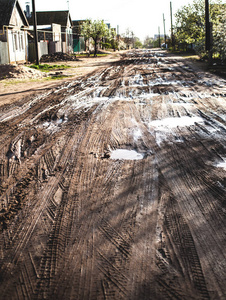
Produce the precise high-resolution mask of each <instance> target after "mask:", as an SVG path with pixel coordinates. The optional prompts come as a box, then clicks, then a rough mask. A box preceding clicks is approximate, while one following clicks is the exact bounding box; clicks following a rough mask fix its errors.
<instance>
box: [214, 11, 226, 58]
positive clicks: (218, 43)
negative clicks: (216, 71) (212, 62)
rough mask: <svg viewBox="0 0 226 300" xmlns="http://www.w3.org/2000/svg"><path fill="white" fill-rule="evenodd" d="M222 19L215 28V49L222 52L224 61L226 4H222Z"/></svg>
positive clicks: (225, 51) (225, 52) (225, 50)
mask: <svg viewBox="0 0 226 300" xmlns="http://www.w3.org/2000/svg"><path fill="white" fill-rule="evenodd" d="M220 10H221V14H220V19H219V20H218V22H216V24H215V26H214V28H213V38H214V50H215V51H216V52H218V53H219V54H220V58H221V59H222V61H225V60H226V34H225V33H226V5H221V6H220Z"/></svg>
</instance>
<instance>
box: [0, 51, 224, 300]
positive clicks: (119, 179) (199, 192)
mask: <svg viewBox="0 0 226 300" xmlns="http://www.w3.org/2000/svg"><path fill="white" fill-rule="evenodd" d="M225 95H226V90H225V81H224V80H223V79H220V78H217V77H214V76H213V75H210V74H208V73H203V72H201V71H200V70H198V69H196V68H195V67H193V66H191V65H189V64H187V63H186V62H185V61H184V60H180V59H176V58H175V57H173V56H168V55H166V54H164V53H163V52H161V51H137V52H128V53H127V54H124V55H123V57H122V59H121V60H120V61H118V62H114V63H112V65H111V66H109V67H108V68H101V69H99V70H98V71H95V72H93V73H92V74H91V75H89V76H86V77H83V78H81V79H78V80H74V81H70V82H67V83H65V84H64V85H62V86H59V87H58V88H55V89H52V90H51V91H48V93H45V94H40V95H39V96H35V97H33V98H31V97H28V98H24V99H21V100H20V101H17V102H15V103H13V104H9V105H5V106H1V107H0V130H1V136H0V192H1V198H0V200H1V201H0V204H1V207H0V222H1V223H0V226H1V236H0V260H1V266H0V280H1V284H0V298H1V299H61V300H62V299H75V300H81V299H84V300H88V299H107V300H108V299H136V300H144V299H183V300H184V299H225V298H226V276H225V270H226V252H225V249H226V238H225V235H226V230H225V228H226V219H225V213H226V210H225V209H226V202H225V190H226V173H225V172H226V154H225V146H226V142H225V134H226V120H225V111H226V101H225Z"/></svg>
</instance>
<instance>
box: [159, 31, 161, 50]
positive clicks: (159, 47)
mask: <svg viewBox="0 0 226 300" xmlns="http://www.w3.org/2000/svg"><path fill="white" fill-rule="evenodd" d="M159 48H161V38H160V27H159Z"/></svg>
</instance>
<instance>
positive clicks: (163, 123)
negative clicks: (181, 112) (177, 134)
mask: <svg viewBox="0 0 226 300" xmlns="http://www.w3.org/2000/svg"><path fill="white" fill-rule="evenodd" d="M195 123H203V119H202V118H200V117H188V116H184V117H180V118H165V119H162V120H154V121H151V122H150V123H149V125H150V126H153V127H155V128H157V129H158V130H160V131H165V130H167V129H169V128H176V127H177V126H178V127H184V126H191V125H195Z"/></svg>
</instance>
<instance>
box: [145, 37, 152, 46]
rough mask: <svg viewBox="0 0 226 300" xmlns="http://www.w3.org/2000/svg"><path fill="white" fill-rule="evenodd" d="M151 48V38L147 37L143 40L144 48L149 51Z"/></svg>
mask: <svg viewBox="0 0 226 300" xmlns="http://www.w3.org/2000/svg"><path fill="white" fill-rule="evenodd" d="M152 47H153V38H151V37H149V36H148V35H147V36H146V37H145V39H144V48H147V49H150V48H152Z"/></svg>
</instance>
